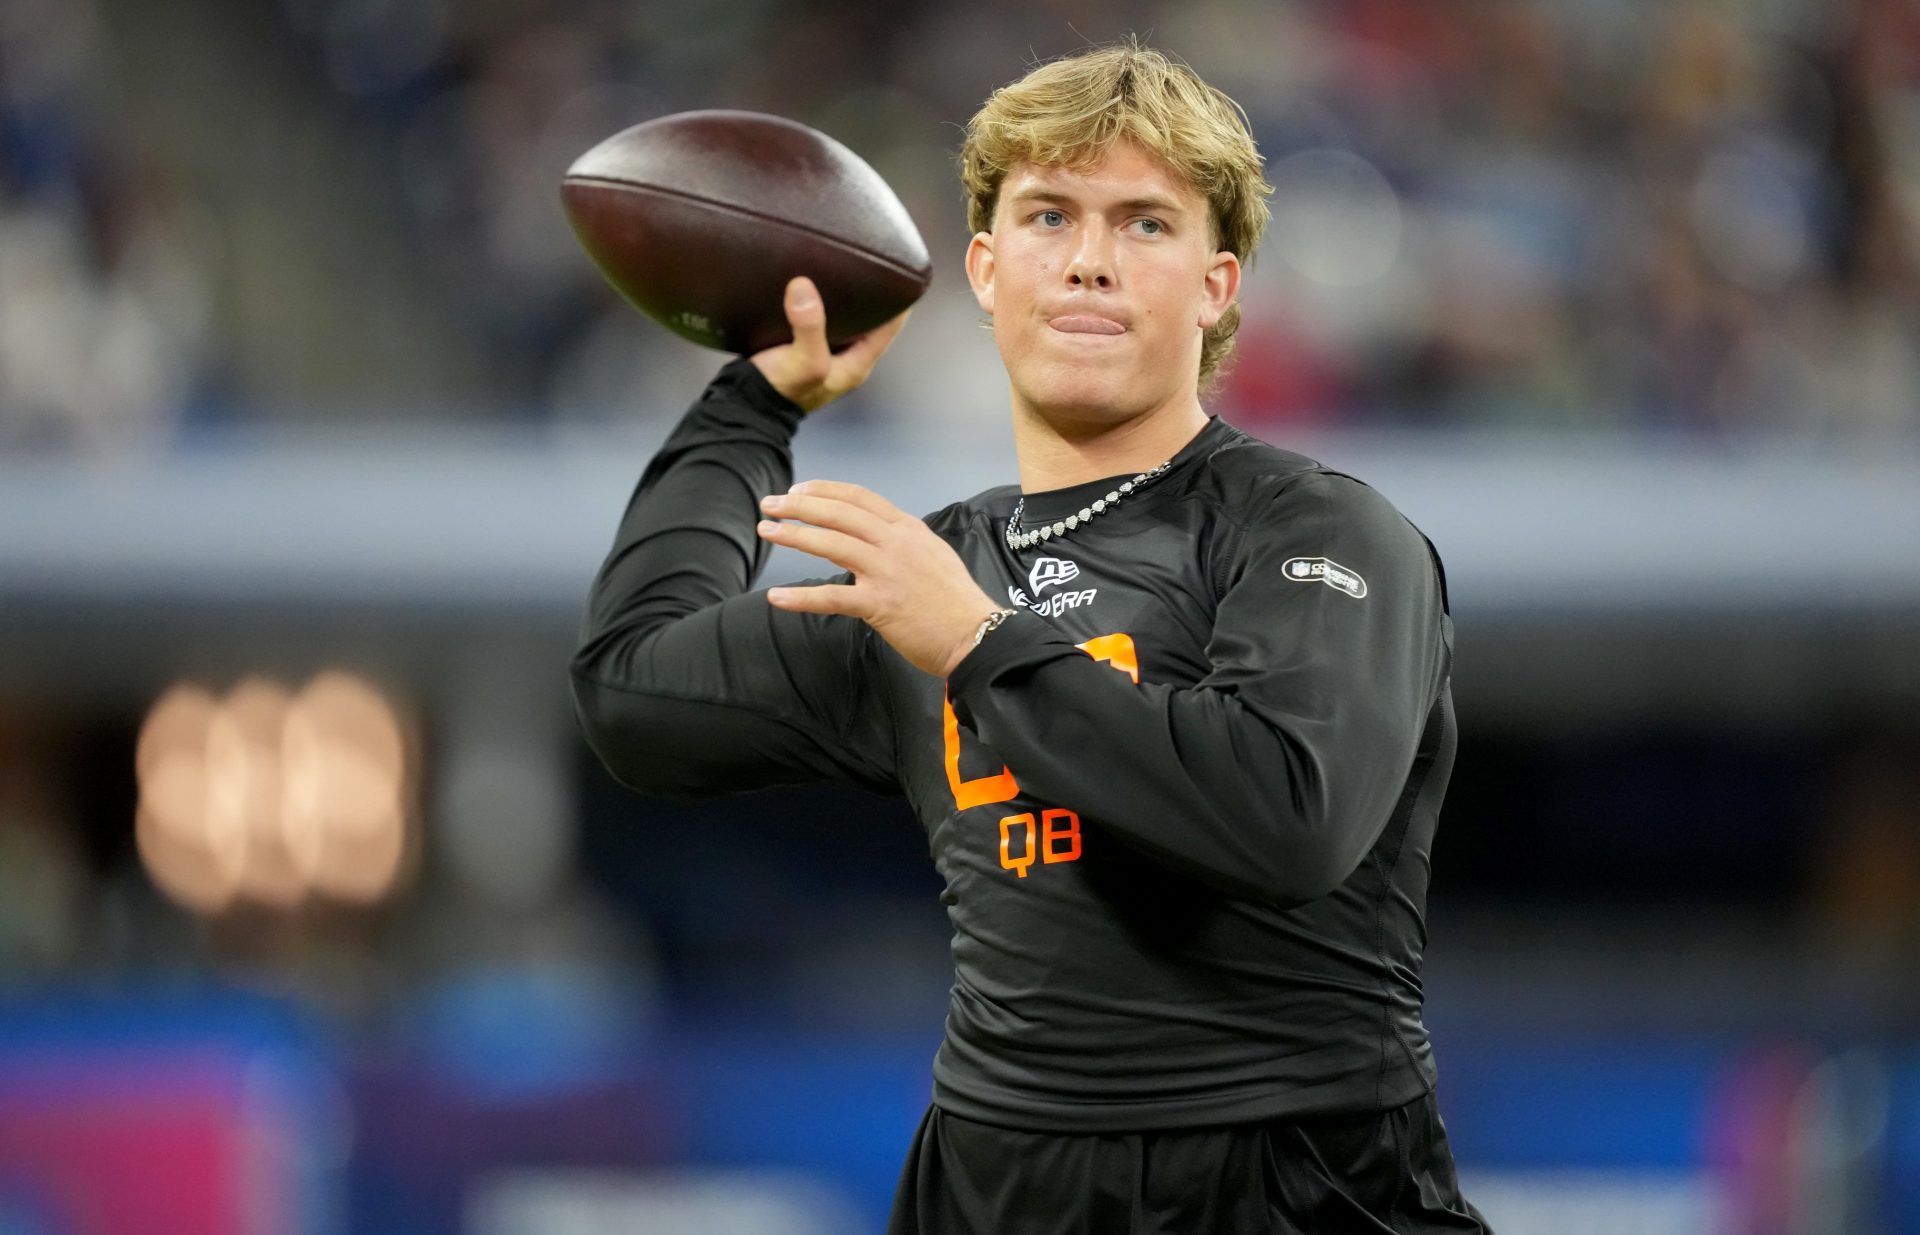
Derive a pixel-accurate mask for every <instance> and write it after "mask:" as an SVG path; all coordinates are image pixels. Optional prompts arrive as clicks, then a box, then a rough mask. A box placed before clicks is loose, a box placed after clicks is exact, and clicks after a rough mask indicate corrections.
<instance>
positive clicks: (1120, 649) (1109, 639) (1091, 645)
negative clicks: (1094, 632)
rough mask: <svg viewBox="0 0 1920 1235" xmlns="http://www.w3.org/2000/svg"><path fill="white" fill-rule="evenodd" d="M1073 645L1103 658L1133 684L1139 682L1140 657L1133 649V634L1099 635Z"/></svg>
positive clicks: (1096, 657) (1092, 655)
mask: <svg viewBox="0 0 1920 1235" xmlns="http://www.w3.org/2000/svg"><path fill="white" fill-rule="evenodd" d="M1074 646H1075V647H1077V648H1079V649H1080V650H1081V651H1083V652H1085V653H1086V654H1087V655H1089V656H1091V657H1093V658H1094V659H1095V660H1104V661H1106V662H1107V663H1109V664H1111V665H1112V666H1113V667H1114V668H1115V669H1118V670H1119V671H1120V672H1122V673H1124V674H1126V675H1127V676H1128V677H1130V678H1132V679H1133V682H1134V685H1136V686H1138V685H1139V684H1140V657H1139V655H1138V654H1136V653H1135V652H1134V650H1133V636H1132V635H1129V634H1126V633H1124V632H1122V633H1120V634H1113V635H1101V636H1100V637H1099V638H1098V639H1089V640H1087V641H1086V642H1085V643H1076V644H1075V645H1074Z"/></svg>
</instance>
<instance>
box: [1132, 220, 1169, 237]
mask: <svg viewBox="0 0 1920 1235" xmlns="http://www.w3.org/2000/svg"><path fill="white" fill-rule="evenodd" d="M1135 222H1137V223H1139V224H1140V230H1141V231H1144V232H1145V233H1147V235H1149V236H1158V235H1159V234H1160V233H1161V232H1163V231H1165V230H1167V229H1166V227H1165V226H1164V225H1163V224H1162V223H1161V222H1160V220H1158V219H1137V220H1135Z"/></svg>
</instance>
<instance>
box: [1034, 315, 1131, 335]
mask: <svg viewBox="0 0 1920 1235" xmlns="http://www.w3.org/2000/svg"><path fill="white" fill-rule="evenodd" d="M1047 325H1049V326H1051V327H1053V328H1054V329H1055V330H1058V331H1059V332H1060V333H1061V334H1125V333H1126V332H1127V328H1126V327H1125V326H1122V325H1121V324H1120V323H1119V322H1116V321H1114V320H1113V319H1112V318H1110V317H1101V316H1099V315H1098V314H1094V313H1069V314H1066V315H1064V316H1062V317H1056V318H1054V319H1053V320H1052V321H1050V322H1048V323H1047Z"/></svg>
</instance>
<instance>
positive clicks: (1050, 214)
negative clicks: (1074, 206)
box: [1035, 210, 1067, 227]
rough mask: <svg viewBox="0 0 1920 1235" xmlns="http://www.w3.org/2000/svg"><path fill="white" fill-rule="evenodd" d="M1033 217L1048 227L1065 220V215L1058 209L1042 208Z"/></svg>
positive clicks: (1057, 224) (1056, 225) (1058, 224)
mask: <svg viewBox="0 0 1920 1235" xmlns="http://www.w3.org/2000/svg"><path fill="white" fill-rule="evenodd" d="M1035 217H1036V218H1038V219H1039V220H1040V221H1041V222H1042V223H1044V224H1046V225H1047V226H1048V227H1058V226H1060V225H1061V224H1062V223H1064V222H1066V221H1067V216H1066V215H1064V214H1061V213H1060V212H1059V211H1058V210H1042V211H1041V212H1040V213H1039V214H1038V215H1037V216H1035Z"/></svg>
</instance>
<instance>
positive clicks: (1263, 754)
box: [572, 360, 1455, 1132]
mask: <svg viewBox="0 0 1920 1235" xmlns="http://www.w3.org/2000/svg"><path fill="white" fill-rule="evenodd" d="M800 419H801V412H800V409H799V408H797V407H796V406H794V405H793V404H792V403H790V402H788V401H787V400H786V399H785V398H783V397H782V396H781V395H780V394H779V393H778V392H777V391H775V390H774V389H773V388H772V387H771V386H770V385H768V384H767V382H766V381H765V379H764V378H763V377H762V376H761V375H760V373H759V371H758V369H756V368H755V367H754V366H753V365H752V364H751V363H750V362H748V361H746V360H736V361H733V362H730V363H729V364H727V365H726V367H724V368H723V369H722V370H721V371H720V374H719V376H718V377H716V379H715V380H714V381H713V382H712V384H711V385H709V386H708V387H707V389H706V391H705V392H704V393H703V394H702V396H701V397H700V399H699V400H698V401H697V402H696V403H695V404H694V406H693V407H692V409H691V410H690V411H689V412H688V413H687V415H686V416H685V418H684V419H683V420H682V421H681V422H680V424H679V425H678V427H677V428H676V429H675V430H674V432H673V433H672V434H671V435H670V436H669V438H668V439H667V441H666V443H665V444H664V445H663V446H662V448H661V450H660V452H659V453H658V454H657V455H656V456H655V457H654V459H653V461H652V462H651V463H650V464H649V465H648V467H647V469H646V471H645V472H644V474H643V475H642V476H641V479H640V483H639V486H638V488H637V489H636V491H635V493H634V495H633V499H632V501H631V502H630V504H629V505H628V507H627V510H626V513H625V516H624V518H623V519H622V521H621V524H620V528H619V532H618V534H617V537H616V539H615V542H614V546H613V550H612V552H611V553H610V554H609V556H608V557H607V560H606V562H605V564H604V565H603V566H602V568H601V570H600V572H599V575H598V577H597V578H596V579H595V581H594V585H593V590H592V594H591V597H590V600H589V604H588V610H587V615H586V620H585V626H584V631H583V639H582V645H581V647H580V650H579V652H578V653H577V655H576V656H575V658H574V661H573V665H572V674H573V687H574V698H575V702H576V706H577V710H578V713H579V717H580V721H581V724H582V726H583V728H584V730H585V732H586V734H587V737H588V740H589V741H590V742H591V743H592V745H593V747H594V749H595V751H596V752H598V754H599V756H600V757H601V759H602V760H603V761H604V762H605V763H606V765H607V767H608V768H609V769H610V770H611V771H612V772H613V774H614V775H615V776H616V777H618V778H619V779H620V780H621V781H622V782H623V783H625V784H627V785H628V786H630V787H632V788H634V789H637V790H640V791H642V792H646V793H655V794H663V795H667V796H674V797H696V796H711V795H717V794H723V793H730V792H738V791H741V790H746V789H753V788H758V787H762V786H770V785H784V784H799V783H804V782H815V781H837V782H843V783H852V784H856V785H860V786H864V787H866V788H868V789H872V790H875V791H878V792H882V793H890V794H891V793H899V794H904V795H905V797H906V798H907V800H908V801H909V802H910V803H911V805H912V807H913V810H914V812H915V814H916V815H918V817H919V819H920V821H921V822H922V824H924V826H925V827H926V830H927V835H928V839H929V843H930V846H931V849H932V853H933V857H934V861H935V863H936V865H937V867H938V869H939V872H940V874H941V875H942V876H943V877H944V879H945V881H946V889H945V892H944V894H943V896H942V900H943V902H944V903H945V905H946V907H947V911H948V914H949V916H950V918H951V920H952V923H953V929H954V934H953V945H952V953H953V962H954V970H955V981H954V985H953V991H952V1002H951V1005H950V1010H949V1013H948V1017H947V1025H946V1038H945V1041H944V1043H943V1044H942V1046H941V1049H940V1052H939V1055H938V1057H937V1058H936V1060H935V1063H934V1100H935V1101H936V1103H938V1104H939V1105H940V1106H942V1107H944V1108H945V1109H947V1110H950V1111H952V1112H954V1113H956V1114H959V1115H962V1116H965V1117H968V1118H973V1119H979V1120H983V1121H987V1122H993V1123H1000V1124H1005V1125H1009V1126H1014V1127H1026V1128H1036V1129H1043V1130H1057V1131H1073V1132H1108V1131H1127V1130H1132V1131H1138V1130H1146V1129H1157V1128H1172V1127H1187V1126H1195V1125H1203V1124H1222V1123H1236V1122H1244V1121H1252V1120H1260V1119H1267V1118H1275V1117H1281V1116H1291V1115H1301V1114H1310V1113H1323V1112H1362V1111H1375V1110H1381V1109H1385V1108H1387V1107H1390V1106H1393V1105H1397V1104H1399V1103H1401V1102H1404V1101H1407V1100H1409V1099H1411V1098H1412V1097H1414V1096H1416V1095H1418V1094H1419V1093H1421V1092H1423V1091H1424V1090H1427V1089H1429V1088H1431V1087H1432V1085H1433V1083H1434V1075H1435V1073H1434V1065H1433V1058H1432V1051H1431V1048H1430V1045H1429V1042H1428V1038H1427V1033H1426V1030H1425V1027H1424V1026H1423V1024H1422V1022H1421V1017H1420V1009H1421V987H1420V976H1419V975H1420V960H1421V953H1422V950H1423V948H1424V945H1425V941H1426V928H1425V907H1426V891H1427V881H1428V871H1429V854H1430V849H1431V845H1432V841H1433V835H1434V827H1435V823H1436V821H1437V818H1438V815H1439V810H1440V803H1441V799H1442V798H1443V797H1444V795H1445V792H1446V785H1447V779H1448V775H1449V773H1450V771H1451V768H1452V764H1453V756H1454V746H1455V734H1454V727H1453V714H1452V704H1451V699H1450V694H1449V690H1448V675H1449V666H1450V661H1451V647H1452V638H1453V636H1452V627H1451V621H1450V619H1449V618H1448V616H1447V611H1446V610H1447V606H1446V598H1445V583H1444V578H1443V576H1442V574H1441V572H1440V567H1439V560H1438V557H1437V556H1436V555H1434V554H1433V552H1432V548H1431V546H1430V545H1429V544H1428V543H1427V541H1426V540H1425V538H1424V537H1423V536H1422V535H1421V534H1420V533H1419V532H1418V531H1417V530H1416V529H1415V528H1414V527H1413V525H1412V524H1410V523H1409V522H1408V521H1407V520H1406V519H1405V518H1403V517H1402V516H1401V515H1400V514H1399V513H1398V512H1397V511H1396V510H1394V508H1393V507H1392V506H1391V505H1390V504H1389V503H1388V502H1387V501H1386V500H1385V499H1384V498H1382V497H1381V496H1380V495H1379V494H1378V493H1376V492H1375V491H1374V490H1372V489H1371V488H1369V487H1367V486H1366V485H1364V484H1362V483H1360V482H1359V481H1357V480H1354V479H1352V478H1350V477H1347V476H1344V475H1342V474H1340V473H1337V472H1333V471H1330V470H1328V469H1326V468H1324V467H1322V466H1320V465H1319V464H1318V463H1315V462H1314V461H1313V460H1311V459H1307V458H1305V457H1302V456H1300V455H1297V454H1293V453H1290V452H1288V451H1284V450H1280V449H1277V448H1275V447H1273V446H1270V445H1267V444H1265V443H1263V442H1260V441H1257V440H1256V439H1254V438H1251V437H1249V436H1248V435H1246V434H1244V433H1242V432H1241V431H1239V430H1238V429H1235V428H1234V427H1232V426H1231V425H1229V424H1227V423H1226V422H1224V421H1221V420H1219V419H1218V418H1212V419H1210V420H1209V421H1208V423H1207V425H1206V427H1205V428H1203V429H1202V430H1201V431H1200V432H1199V433H1198V434H1197V435H1196V436H1195V437H1194V438H1193V439H1192V440H1191V441H1189V442H1188V443H1187V445H1186V446H1184V447H1183V448H1182V449H1181V450H1180V451H1179V453H1178V454H1177V455H1175V456H1174V459H1173V464H1172V467H1171V468H1170V469H1168V471H1166V472H1165V473H1164V474H1163V475H1161V476H1160V477H1159V478H1157V479H1156V480H1154V481H1152V482H1150V483H1148V484H1147V485H1144V486H1142V487H1141V488H1139V489H1138V490H1136V491H1135V492H1133V493H1131V494H1129V495H1127V496H1126V497H1125V498H1124V499H1122V500H1121V501H1120V502H1119V503H1118V504H1117V505H1115V506H1113V507H1111V508H1110V509H1108V510H1106V511H1104V512H1102V513H1100V514H1098V515H1097V516H1095V517H1094V518H1092V519H1091V520H1090V521H1088V522H1086V523H1084V524H1082V525H1080V526H1079V527H1077V528H1075V529H1074V530H1073V531H1071V532H1070V533H1068V534H1067V535H1066V536H1064V537H1063V538H1059V539H1055V540H1050V541H1044V542H1041V543H1040V544H1037V545H1035V546H1033V547H1031V548H1029V549H1026V550H1023V551H1020V552H1018V553H1016V552H1014V551H1012V550H1010V549H1009V548H1008V547H1007V544H1006V541H1005V537H1004V532H1005V528H1006V523H1007V520H1008V518H1009V517H1010V515H1011V514H1012V510H1013V506H1014V502H1015V500H1016V499H1017V498H1018V497H1019V496H1020V494H1019V491H1018V489H1017V487H1015V486H1003V487H1001V488H996V489H991V490H988V491H987V492H985V493H982V494H979V495H978V496H976V497H973V498H969V499H968V500H966V501H963V502H956V503H954V504H953V505H951V506H948V507H946V508H945V509H943V510H940V511H938V512H936V513H934V514H932V515H929V516H927V519H926V522H927V525H928V526H929V527H930V528H932V529H933V531H934V532H936V533H937V534H938V535H939V536H940V537H941V538H942V539H944V540H945V541H947V543H948V544H950V545H952V546H953V548H954V549H955V550H956V551H957V552H958V554H959V555H960V557H961V559H962V560H963V561H964V562H965V563H966V565H967V568H968V569H969V570H970V571H971V572H972V574H973V577H974V578H975V579H976V580H978V581H979V582H980V584H981V585H982V586H983V587H984V588H985V589H986V590H987V591H988V592H989V593H990V594H993V595H997V596H998V595H1004V596H1006V597H1007V598H1008V601H1009V603H1010V605H1011V606H1012V607H1016V608H1018V609H1019V610H1020V611H1021V612H1020V613H1019V614H1018V615H1017V616H1015V617H1012V618H1009V619H1008V620H1007V621H1006V622H1005V623H1004V624H1003V625H1002V626H1000V627H999V628H998V629H997V630H994V631H993V632H991V633H989V634H988V635H987V636H986V638H985V639H984V640H983V641H982V642H981V643H980V645H979V646H977V647H976V648H974V649H973V650H972V651H971V652H969V653H968V655H967V656H966V658H965V659H964V660H962V661H961V663H960V664H959V666H958V667H956V668H955V670H954V671H953V674H952V676H951V678H950V679H948V680H947V681H945V682H943V681H941V680H940V679H938V678H935V677H932V676H929V675H928V674H926V673H923V672H922V671H920V670H918V669H916V668H914V667H913V666H911V665H910V664H908V663H907V662H906V661H905V660H904V659H902V658H901V657H900V656H899V655H898V654H897V653H895V652H894V651H893V650H892V648H890V647H889V646H887V644H886V643H885V642H884V641H883V640H881V639H880V638H879V637H878V636H877V635H876V634H874V633H873V631H872V629H871V628H870V627H868V626H867V625H866V623H864V622H862V621H860V620H858V619H856V618H851V617H844V616H839V615H819V614H800V613H792V612H788V611H785V610H780V609H775V608H773V607H772V606H771V605H769V604H768V603H767V600H766V596H765V594H764V592H758V591H755V592H749V591H748V590H747V589H748V588H749V587H750V586H751V584H752V582H753V580H754V578H755V577H756V575H757V573H758V571H759V569H760V567H761V566H762V565H763V564H764V562H765V558H766V554H767V552H768V546H767V545H766V543H765V542H764V541H762V540H760V538H759V537H758V536H757V535H756V533H755V531H754V525H755V523H756V522H757V520H758V519H759V517H760V516H759V509H758V500H759V498H760V497H762V496H763V495H765V494H768V493H773V492H783V491H784V490H785V489H786V488H787V486H788V485H789V484H790V483H791V481H792V458H791V453H790V441H791V438H792V435H793V433H794V431H795V429H796V428H797V427H798V425H799V422H800ZM1124 479H1126V477H1115V478H1111V479H1104V480H1098V481H1093V482H1089V483H1086V484H1081V485H1075V486H1072V487H1070V488H1065V489H1059V490H1053V491H1049V492H1044V493H1032V494H1027V495H1026V509H1025V514H1024V515H1023V519H1022V521H1023V524H1024V526H1026V527H1027V528H1037V527H1039V526H1042V525H1043V524H1050V523H1052V522H1053V521H1055V520H1057V519H1061V518H1064V517H1065V516H1066V515H1067V514H1069V513H1074V512H1078V511H1079V510H1081V509H1082V508H1083V507H1087V506H1088V505H1089V504H1090V503H1091V502H1092V501H1093V499H1095V498H1098V497H1101V496H1104V495H1105V494H1106V493H1107V492H1108V491H1110V490H1111V489H1113V488H1115V487H1116V486H1117V484H1118V483H1119V481H1121V480H1124ZM850 578H851V576H850V575H847V574H844V573H843V574H840V575H838V576H834V577H833V579H831V580H827V581H832V582H847V581H849V580H850ZM983 616H984V615H983Z"/></svg>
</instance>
